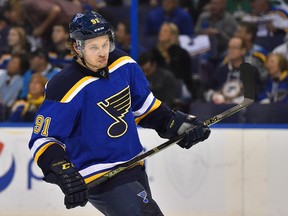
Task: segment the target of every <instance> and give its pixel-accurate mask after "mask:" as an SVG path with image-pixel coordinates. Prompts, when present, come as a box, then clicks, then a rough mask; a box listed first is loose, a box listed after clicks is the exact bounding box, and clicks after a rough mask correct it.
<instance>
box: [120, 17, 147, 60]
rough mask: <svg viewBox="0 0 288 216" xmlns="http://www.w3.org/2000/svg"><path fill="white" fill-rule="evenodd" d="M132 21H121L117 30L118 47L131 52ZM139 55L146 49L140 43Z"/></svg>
mask: <svg viewBox="0 0 288 216" xmlns="http://www.w3.org/2000/svg"><path fill="white" fill-rule="evenodd" d="M130 27H131V26H130V21H128V20H124V21H119V22H118V24H117V28H116V31H115V40H116V47H117V48H119V49H121V50H123V51H124V52H126V53H128V54H129V55H130V54H131V34H130V31H131V28H130ZM137 51H138V56H139V55H140V54H141V53H143V52H144V51H146V49H145V48H144V47H143V46H141V45H140V44H139V43H138V47H137Z"/></svg>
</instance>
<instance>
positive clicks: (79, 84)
mask: <svg viewBox="0 0 288 216" xmlns="http://www.w3.org/2000/svg"><path fill="white" fill-rule="evenodd" d="M98 79H99V78H97V77H92V76H86V77H84V78H82V79H81V80H79V81H78V82H77V83H76V84H75V85H74V86H73V87H72V88H71V89H70V90H69V91H68V92H67V93H66V94H65V95H64V97H63V98H62V99H61V101H60V102H62V103H68V102H70V101H71V100H72V99H73V98H74V97H75V96H76V95H77V94H78V92H80V91H81V89H83V88H84V87H85V86H86V85H88V84H89V83H91V82H93V81H95V80H98Z"/></svg>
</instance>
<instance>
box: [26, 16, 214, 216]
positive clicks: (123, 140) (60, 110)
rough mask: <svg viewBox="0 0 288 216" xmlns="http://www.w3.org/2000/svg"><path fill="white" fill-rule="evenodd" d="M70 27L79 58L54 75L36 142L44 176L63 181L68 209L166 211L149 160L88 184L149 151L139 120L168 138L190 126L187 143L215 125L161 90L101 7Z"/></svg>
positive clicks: (33, 141)
mask: <svg viewBox="0 0 288 216" xmlns="http://www.w3.org/2000/svg"><path fill="white" fill-rule="evenodd" d="M69 31H70V37H71V44H70V45H71V47H70V48H71V50H72V52H73V54H74V55H75V61H74V62H73V63H72V64H71V65H70V66H68V67H66V68H64V69H63V70H62V71H61V72H59V73H58V74H57V75H55V76H54V77H53V78H52V79H51V80H50V81H49V82H48V83H47V86H46V97H45V101H44V102H43V104H42V106H41V107H40V109H39V111H38V113H37V115H36V118H35V125H34V128H33V133H32V137H31V140H30V142H29V148H30V149H31V151H32V154H33V157H34V159H35V162H36V163H37V164H38V165H39V167H40V168H41V169H42V171H43V174H44V180H45V181H46V182H49V183H54V184H57V185H59V186H60V188H61V189H62V191H63V193H64V194H65V198H64V203H65V205H66V208H68V209H69V208H74V207H76V206H85V204H86V203H87V201H89V202H90V203H91V204H92V205H93V206H95V207H96V208H97V209H98V210H99V211H101V212H102V213H103V214H105V215H109V216H111V215H112V216H113V215H127V216H129V215H133V216H135V215H153V216H156V215H163V214H162V213H161V210H160V208H159V207H158V205H157V204H156V202H155V201H154V200H153V199H152V196H151V192H150V188H149V183H148V179H147V175H146V172H145V169H144V165H143V163H139V164H138V165H135V166H134V167H133V168H130V169H129V170H127V171H124V172H122V173H119V174H118V175H116V176H115V177H113V178H111V179H110V180H108V181H106V182H104V183H102V184H100V185H99V186H97V187H94V188H91V189H89V191H88V188H87V186H86V184H87V183H89V182H91V181H93V180H94V179H97V178H98V177H99V176H101V175H103V174H104V173H106V172H107V171H109V170H111V169H113V167H115V166H117V165H119V164H121V163H123V162H126V161H128V160H130V159H131V158H133V157H135V156H136V155H138V154H141V153H142V152H143V147H142V145H141V143H140V141H139V137H138V134H137V124H138V125H140V126H142V127H145V128H153V129H155V130H156V131H157V132H158V134H159V135H160V136H161V137H163V138H168V139H169V138H171V137H173V136H176V135H178V134H182V133H186V135H185V137H184V139H183V140H181V141H180V142H179V143H178V144H179V145H180V146H181V147H183V148H186V149H188V148H190V147H191V146H193V145H194V144H196V143H198V142H200V141H204V140H205V139H207V138H208V136H209V134H210V130H209V128H208V127H206V126H204V125H203V123H202V122H200V121H199V120H197V118H195V117H194V116H191V115H188V114H184V113H181V112H179V111H174V110H171V109H169V108H168V107H166V106H164V105H163V104H162V103H161V101H159V100H157V99H156V98H155V97H154V96H153V94H152V93H151V92H150V90H149V88H148V82H147V80H146V79H145V76H144V73H143V72H142V71H141V69H140V67H139V66H138V65H137V64H136V62H135V61H134V60H133V59H132V58H131V57H129V56H128V55H127V54H126V53H124V52H123V51H120V50H118V49H115V44H114V35H113V31H112V29H111V26H110V24H109V23H108V22H107V21H106V20H105V19H104V18H103V17H102V16H101V15H99V14H98V13H95V12H93V11H90V12H85V13H78V14H76V15H75V16H74V17H73V19H72V21H71V23H70V24H69ZM194 126H196V128H195V129H194V130H192V131H189V132H187V130H188V129H189V128H191V127H194ZM88 192H89V193H88Z"/></svg>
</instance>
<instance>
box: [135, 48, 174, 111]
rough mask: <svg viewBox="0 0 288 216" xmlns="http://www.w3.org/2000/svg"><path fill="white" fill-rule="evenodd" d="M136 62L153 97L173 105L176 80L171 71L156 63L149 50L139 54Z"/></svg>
mask: <svg viewBox="0 0 288 216" xmlns="http://www.w3.org/2000/svg"><path fill="white" fill-rule="evenodd" d="M138 64H139V65H140V67H141V68H142V70H143V72H144V74H145V76H146V78H147V80H148V82H149V88H150V90H151V91H152V93H153V94H154V96H155V97H157V98H159V99H160V100H161V101H162V102H163V103H166V104H167V105H169V106H173V103H174V101H175V99H176V97H177V96H179V95H177V91H176V88H177V80H176V78H175V77H174V75H173V73H172V72H171V71H169V70H167V69H164V68H161V67H159V66H158V65H157V62H156V61H155V57H154V56H153V54H152V53H150V52H144V53H142V54H141V55H140V56H139V59H138Z"/></svg>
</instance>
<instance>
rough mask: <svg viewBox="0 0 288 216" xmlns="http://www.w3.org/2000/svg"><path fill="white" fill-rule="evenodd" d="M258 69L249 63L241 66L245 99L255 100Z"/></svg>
mask: <svg viewBox="0 0 288 216" xmlns="http://www.w3.org/2000/svg"><path fill="white" fill-rule="evenodd" d="M255 70H256V68H255V67H254V66H252V65H251V64H249V63H242V64H241V65H240V79H241V81H242V83H243V88H244V97H245V98H249V99H251V100H253V101H254V100H255V96H256V91H255V73H256V71H255Z"/></svg>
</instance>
